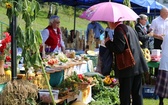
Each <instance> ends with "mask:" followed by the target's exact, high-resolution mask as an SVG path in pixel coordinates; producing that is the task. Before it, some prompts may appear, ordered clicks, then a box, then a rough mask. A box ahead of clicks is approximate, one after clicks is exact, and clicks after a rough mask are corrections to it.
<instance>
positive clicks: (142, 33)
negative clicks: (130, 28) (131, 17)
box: [135, 25, 150, 41]
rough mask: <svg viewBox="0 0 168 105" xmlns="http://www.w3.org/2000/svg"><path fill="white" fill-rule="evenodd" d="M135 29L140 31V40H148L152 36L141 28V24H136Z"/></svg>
mask: <svg viewBox="0 0 168 105" xmlns="http://www.w3.org/2000/svg"><path fill="white" fill-rule="evenodd" d="M135 30H136V31H137V33H138V38H139V40H140V41H146V40H148V39H149V37H150V36H149V35H148V34H144V32H143V31H142V29H141V26H138V25H136V26H135Z"/></svg>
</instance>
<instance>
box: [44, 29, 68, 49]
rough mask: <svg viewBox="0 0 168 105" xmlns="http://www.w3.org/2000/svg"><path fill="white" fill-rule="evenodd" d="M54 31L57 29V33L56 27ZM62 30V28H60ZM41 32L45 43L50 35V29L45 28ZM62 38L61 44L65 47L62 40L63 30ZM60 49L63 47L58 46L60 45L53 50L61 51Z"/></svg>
mask: <svg viewBox="0 0 168 105" xmlns="http://www.w3.org/2000/svg"><path fill="white" fill-rule="evenodd" d="M54 31H55V33H56V34H57V30H56V29H54ZM60 32H61V29H60ZM41 34H42V38H43V43H45V41H46V40H47V39H48V37H49V31H48V29H44V30H43V31H42V32H41ZM60 39H61V41H60V44H61V46H62V47H64V48H65V44H64V41H63V40H62V32H61V34H60ZM60 51H61V47H58V46H57V47H56V48H55V49H54V51H53V52H60Z"/></svg>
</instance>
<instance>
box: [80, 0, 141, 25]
mask: <svg viewBox="0 0 168 105" xmlns="http://www.w3.org/2000/svg"><path fill="white" fill-rule="evenodd" d="M138 17H139V16H138V15H137V14H136V13H135V12H134V11H133V10H132V9H130V8H129V7H127V6H125V5H123V4H119V3H114V2H103V3H99V4H95V5H93V6H91V7H90V8H88V9H87V10H86V11H84V12H83V13H82V15H81V16H80V18H83V19H87V20H90V21H109V22H118V21H128V20H136V19H137V18H138Z"/></svg>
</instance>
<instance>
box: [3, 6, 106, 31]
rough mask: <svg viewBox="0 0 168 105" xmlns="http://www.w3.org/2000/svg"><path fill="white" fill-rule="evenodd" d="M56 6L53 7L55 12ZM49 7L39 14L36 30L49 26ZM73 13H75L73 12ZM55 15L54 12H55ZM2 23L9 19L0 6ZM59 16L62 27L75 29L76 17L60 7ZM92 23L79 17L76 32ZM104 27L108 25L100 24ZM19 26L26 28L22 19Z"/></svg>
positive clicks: (20, 18)
mask: <svg viewBox="0 0 168 105" xmlns="http://www.w3.org/2000/svg"><path fill="white" fill-rule="evenodd" d="M54 8H55V6H54V5H53V10H54ZM48 10H49V8H48V5H47V4H44V5H43V6H41V10H40V12H39V13H38V16H37V18H36V20H35V21H34V24H33V27H34V29H35V30H42V29H44V28H45V27H46V26H47V25H48V18H47V16H48ZM72 12H73V11H72ZM53 13H54V11H53ZM0 14H1V16H0V21H1V22H3V23H6V24H8V23H9V22H8V18H7V16H6V9H5V7H4V6H0ZM58 16H59V17H60V21H61V24H60V26H61V27H66V28H67V29H68V30H71V29H74V16H69V15H67V14H66V12H65V11H63V9H62V8H61V6H59V7H58ZM89 22H90V21H88V20H85V19H81V18H79V16H77V17H76V30H86V28H87V25H88V23H89ZM100 23H101V24H102V26H103V27H104V28H105V27H106V24H105V23H103V22H100ZM17 24H18V25H21V26H24V22H23V20H22V17H18V19H17ZM23 28H24V27H23Z"/></svg>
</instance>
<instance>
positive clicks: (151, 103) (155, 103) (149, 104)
mask: <svg viewBox="0 0 168 105" xmlns="http://www.w3.org/2000/svg"><path fill="white" fill-rule="evenodd" d="M143 101H144V105H159V99H157V100H155V99H146V98H145V99H144V100H143ZM164 105H168V99H164Z"/></svg>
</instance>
